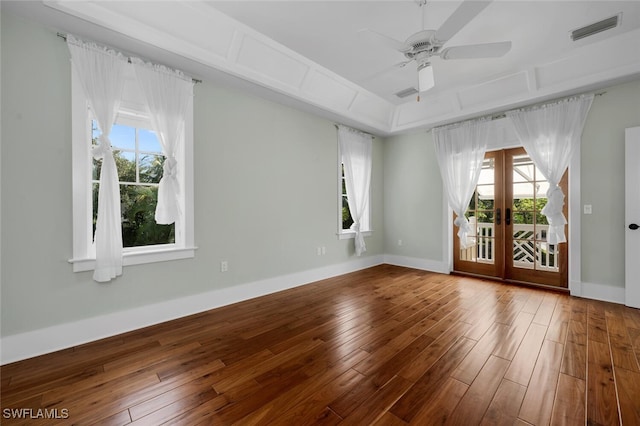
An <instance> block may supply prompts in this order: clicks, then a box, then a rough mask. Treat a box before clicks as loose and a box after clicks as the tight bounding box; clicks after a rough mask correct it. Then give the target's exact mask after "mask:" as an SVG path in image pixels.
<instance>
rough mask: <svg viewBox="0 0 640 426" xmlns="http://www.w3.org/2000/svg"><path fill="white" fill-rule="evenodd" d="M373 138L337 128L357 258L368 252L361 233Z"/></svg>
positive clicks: (341, 127)
mask: <svg viewBox="0 0 640 426" xmlns="http://www.w3.org/2000/svg"><path fill="white" fill-rule="evenodd" d="M372 139H373V138H372V136H371V135H367V134H365V133H362V132H358V131H357V130H354V129H351V128H349V127H346V126H338V144H339V146H340V155H341V156H342V164H343V165H344V181H345V186H346V187H347V201H348V203H349V210H350V211H351V218H352V219H353V225H351V229H352V230H353V231H355V233H356V235H355V247H356V256H360V255H361V254H362V253H364V252H365V251H367V246H366V245H365V242H364V236H363V235H362V232H361V229H360V228H361V224H362V218H363V215H364V214H365V212H366V211H367V210H368V209H369V193H370V191H369V190H370V187H371V159H372V150H373V142H372Z"/></svg>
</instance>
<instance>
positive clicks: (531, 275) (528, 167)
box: [505, 148, 567, 287]
mask: <svg viewBox="0 0 640 426" xmlns="http://www.w3.org/2000/svg"><path fill="white" fill-rule="evenodd" d="M505 165H506V168H505V178H506V179H505V206H506V208H507V211H506V215H507V216H508V217H509V218H510V221H509V223H508V224H505V235H506V237H507V239H506V240H505V255H506V259H505V279H510V280H517V281H523V282H530V283H537V284H546V285H554V286H561V287H566V286H567V284H566V283H567V276H566V271H567V265H566V262H567V255H566V251H567V248H566V247H567V245H566V244H562V245H560V246H554V245H551V244H549V243H547V231H548V229H549V223H548V222H547V218H546V216H545V215H544V214H542V209H543V208H544V206H546V204H547V190H548V189H549V182H547V180H546V179H545V177H544V176H543V175H542V173H540V171H539V170H538V169H537V167H536V166H535V165H534V164H533V161H532V160H531V158H530V157H529V156H528V155H527V153H526V151H525V150H524V149H522V148H518V149H512V150H507V151H506V154H505ZM566 181H567V177H566V174H565V177H564V178H563V181H562V182H561V186H563V191H564V192H565V194H567V188H566ZM566 215H567V212H566V206H565V216H566Z"/></svg>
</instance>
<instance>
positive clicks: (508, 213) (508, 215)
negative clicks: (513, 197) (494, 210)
mask: <svg viewBox="0 0 640 426" xmlns="http://www.w3.org/2000/svg"><path fill="white" fill-rule="evenodd" d="M504 223H506V224H507V225H511V209H509V208H508V209H507V211H506V215H505V218H504Z"/></svg>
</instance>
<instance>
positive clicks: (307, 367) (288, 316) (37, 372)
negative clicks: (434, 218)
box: [0, 265, 640, 426]
mask: <svg viewBox="0 0 640 426" xmlns="http://www.w3.org/2000/svg"><path fill="white" fill-rule="evenodd" d="M639 361H640V311H638V310H636V309H631V308H626V307H624V306H621V305H616V304H611V303H605V302H597V301H591V300H586V299H579V298H574V297H570V296H568V295H566V294H562V293H555V292H550V291H546V290H539V289H532V288H525V287H518V286H510V285H505V284H502V283H497V282H492V281H487V280H479V279H475V278H467V277H456V276H448V275H439V274H434V273H429V272H425V271H418V270H413V269H407V268H400V267H394V266H389V265H382V266H378V267H374V268H370V269H367V270H363V271H359V272H355V273H352V274H347V275H343V276H340V277H336V278H332V279H328V280H324V281H320V282H316V283H313V284H309V285H306V286H303V287H298V288H295V289H291V290H287V291H284V292H280V293H277V294H272V295H269V296H265V297H261V298H257V299H253V300H250V301H246V302H242V303H238V304H235V305H230V306H226V307H223V308H219V309H215V310H211V311H208V312H204V313H201V314H197V315H193V316H190V317H187V318H182V319H178V320H175V321H171V322H167V323H163V324H160V325H157V326H153V327H148V328H145V329H143V330H138V331H134V332H130V333H127V334H123V335H119V336H115V337H111V338H108V339H104V340H100V341H96V342H93V343H90V344H86V345H82V346H78V347H74V348H70V349H66V350H63V351H60V352H56V353H52V354H48V355H44V356H41V357H37V358H32V359H29V360H25V361H21V362H17V363H13V364H9V365H6V366H3V367H2V368H0V373H1V378H2V380H1V385H2V392H1V396H2V404H1V405H2V418H1V419H0V422H1V423H2V424H3V425H4V424H7V425H9V424H29V425H31V424H33V425H39V424H43V425H50V424H54V425H57V424H77V425H84V424H87V425H89V424H91V425H94V424H96V425H160V424H171V425H199V424H202V425H234V424H238V425H309V424H318V425H335V424H341V425H343V424H344V425H406V424H417V425H430V424H451V425H465V426H466V425H516V424H518V425H548V424H553V425H584V424H589V425H610V424H621V423H622V424H624V425H640V364H639ZM29 409H30V410H31V411H29ZM39 410H40V411H39ZM18 415H22V416H23V417H24V416H30V417H31V418H29V419H24V418H22V419H18V418H12V417H16V416H18ZM46 416H54V417H58V418H57V419H46V418H39V419H36V418H33V417H46Z"/></svg>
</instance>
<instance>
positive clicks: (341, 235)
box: [338, 230, 373, 240]
mask: <svg viewBox="0 0 640 426" xmlns="http://www.w3.org/2000/svg"><path fill="white" fill-rule="evenodd" d="M361 234H362V235H363V236H365V237H370V236H371V235H372V234H373V231H362V232H361ZM355 237H356V232H355V231H348V230H345V231H340V232H338V239H339V240H349V239H353V238H355Z"/></svg>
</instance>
